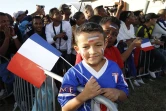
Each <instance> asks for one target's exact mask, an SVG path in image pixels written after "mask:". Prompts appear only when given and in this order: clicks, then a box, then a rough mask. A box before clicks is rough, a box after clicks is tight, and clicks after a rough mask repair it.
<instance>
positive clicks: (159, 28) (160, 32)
mask: <svg viewBox="0 0 166 111" xmlns="http://www.w3.org/2000/svg"><path fill="white" fill-rule="evenodd" d="M158 16H159V18H158V20H157V22H156V24H155V27H154V30H153V33H152V36H155V37H157V38H158V40H161V41H163V42H164V46H162V45H160V48H162V49H166V31H165V29H166V23H165V21H166V9H161V10H159V12H158ZM157 47H159V45H158V46H157Z"/></svg>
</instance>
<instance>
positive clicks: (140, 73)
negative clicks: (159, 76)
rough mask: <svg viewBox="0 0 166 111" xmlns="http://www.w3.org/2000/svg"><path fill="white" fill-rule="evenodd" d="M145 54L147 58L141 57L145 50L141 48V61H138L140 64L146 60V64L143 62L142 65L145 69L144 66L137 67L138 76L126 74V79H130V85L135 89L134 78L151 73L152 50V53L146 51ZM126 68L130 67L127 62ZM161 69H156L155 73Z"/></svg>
mask: <svg viewBox="0 0 166 111" xmlns="http://www.w3.org/2000/svg"><path fill="white" fill-rule="evenodd" d="M161 49H164V50H166V49H165V47H162V48H161ZM144 54H145V55H144V58H145V59H144V60H142V59H141V58H142V56H143V51H142V50H141V51H140V57H139V62H138V64H139V63H141V62H144V64H143V65H144V67H142V68H143V69H142V68H140V69H137V75H136V76H132V74H127V75H129V76H126V74H125V79H126V80H128V81H129V83H130V85H131V88H132V89H133V90H134V89H135V87H134V85H133V82H132V80H133V79H136V78H139V77H143V76H147V75H149V72H148V69H149V67H150V63H151V61H150V56H151V51H150V54H147V53H144ZM165 56H166V55H165ZM147 59H148V60H147ZM147 62H148V65H147V66H146V64H147ZM125 69H128V67H127V65H126V64H125ZM161 71H162V70H161V69H158V70H156V71H155V73H160V72H161Z"/></svg>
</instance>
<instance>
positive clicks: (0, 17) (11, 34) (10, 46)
mask: <svg viewBox="0 0 166 111" xmlns="http://www.w3.org/2000/svg"><path fill="white" fill-rule="evenodd" d="M20 46H21V43H20V41H19V40H18V37H17V35H16V34H15V31H14V28H13V27H11V26H10V22H9V18H8V16H7V15H6V14H5V13H3V12H0V55H1V56H4V57H6V58H8V59H10V58H11V56H12V55H13V54H15V53H16V51H17V50H18V48H20ZM7 65H8V62H6V61H3V59H2V58H1V57H0V69H1V71H3V70H5V71H4V72H5V74H4V73H3V72H0V82H1V81H3V82H4V83H5V84H6V85H7V92H8V93H10V92H12V86H13V81H14V76H13V74H11V73H10V72H9V71H8V70H7ZM6 72H7V73H6ZM6 76H7V77H9V78H8V79H3V78H5V77H6ZM0 86H1V87H0V89H1V92H0V94H1V96H2V95H3V94H5V90H4V87H3V85H2V84H1V83H0Z"/></svg>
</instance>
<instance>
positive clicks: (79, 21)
mask: <svg viewBox="0 0 166 111" xmlns="http://www.w3.org/2000/svg"><path fill="white" fill-rule="evenodd" d="M73 19H74V20H75V23H76V25H74V26H72V33H73V40H72V42H73V44H74V33H75V30H76V28H78V27H79V26H80V25H82V24H84V23H85V21H86V19H85V16H84V13H82V12H76V13H75V14H74V16H73ZM75 60H76V52H75V50H74V49H73V50H72V61H71V63H72V65H73V66H74V64H75Z"/></svg>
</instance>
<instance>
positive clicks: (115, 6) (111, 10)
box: [104, 5, 118, 13]
mask: <svg viewBox="0 0 166 111" xmlns="http://www.w3.org/2000/svg"><path fill="white" fill-rule="evenodd" d="M109 7H112V8H109ZM117 7H118V5H113V6H105V7H104V8H106V9H107V10H108V11H109V12H111V13H114V12H116V11H117Z"/></svg>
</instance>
